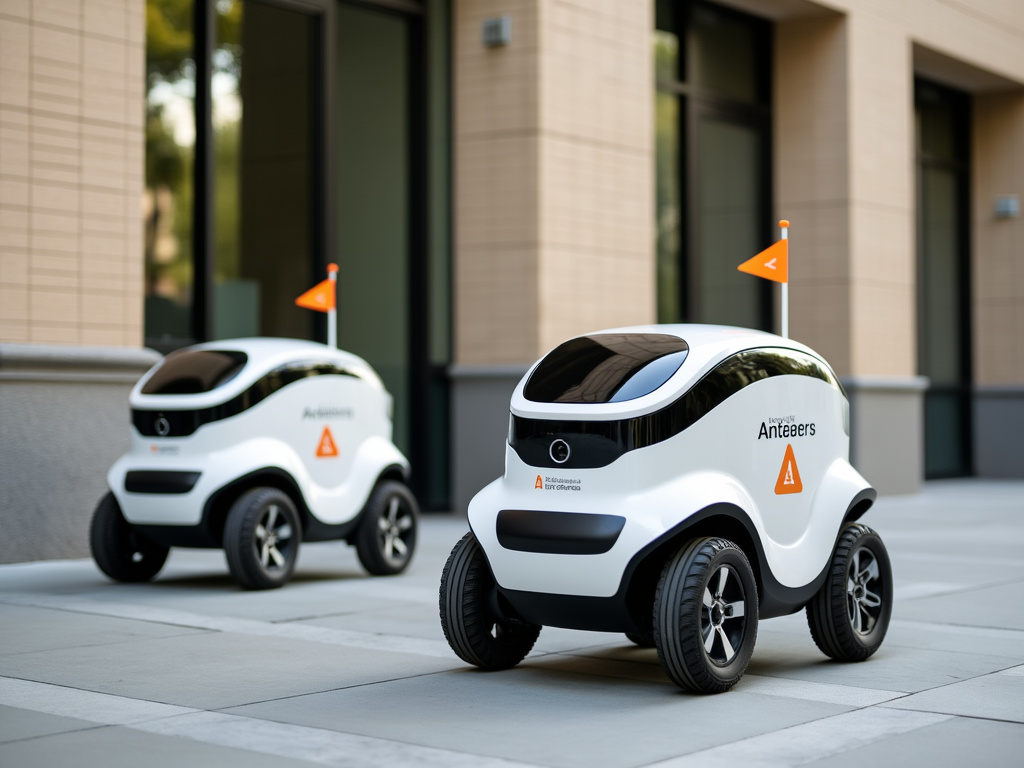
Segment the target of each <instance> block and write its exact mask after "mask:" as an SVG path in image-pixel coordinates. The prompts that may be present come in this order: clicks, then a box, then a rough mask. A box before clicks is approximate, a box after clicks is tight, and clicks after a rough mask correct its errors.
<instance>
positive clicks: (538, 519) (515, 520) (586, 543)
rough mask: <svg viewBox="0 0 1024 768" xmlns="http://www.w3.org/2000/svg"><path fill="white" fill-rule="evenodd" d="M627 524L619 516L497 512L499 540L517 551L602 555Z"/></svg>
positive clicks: (505, 546)
mask: <svg viewBox="0 0 1024 768" xmlns="http://www.w3.org/2000/svg"><path fill="white" fill-rule="evenodd" d="M625 524H626V518H624V517H620V516H619V515H589V514H580V513H577V512H542V511H536V510H526V509H503V510H501V511H500V512H499V513H498V521H497V534H498V543H499V544H501V546H503V547H504V548H505V549H514V550H516V551H518V552H544V553H547V554H552V555H600V554H602V553H604V552H607V551H608V550H609V549H611V548H612V546H614V544H615V542H616V540H618V538H619V534H620V533H622V528H623V526H624V525H625Z"/></svg>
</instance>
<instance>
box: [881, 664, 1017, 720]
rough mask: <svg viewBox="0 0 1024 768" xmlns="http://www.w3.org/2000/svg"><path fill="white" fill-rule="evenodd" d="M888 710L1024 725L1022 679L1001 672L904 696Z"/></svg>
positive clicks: (891, 704) (1012, 674)
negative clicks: (912, 710)
mask: <svg viewBox="0 0 1024 768" xmlns="http://www.w3.org/2000/svg"><path fill="white" fill-rule="evenodd" d="M1016 669H1020V667H1017V668H1016ZM889 706H891V707H897V708H899V709H916V710H919V711H922V712H943V713H945V714H948V715H963V716H964V717H974V718H981V719H985V720H1004V721H1007V722H1015V723H1020V724H1022V725H1024V675H1021V674H1014V673H1009V674H1008V673H1006V671H1004V672H1003V673H996V674H992V675H983V676H981V677H974V678H971V679H970V680H964V681H962V682H959V683H953V684H951V685H945V686H942V687H941V688H932V689H930V690H927V691H921V692H920V693H915V694H912V695H910V696H906V697H904V698H902V699H900V700H899V701H894V702H891V703H890V704H889Z"/></svg>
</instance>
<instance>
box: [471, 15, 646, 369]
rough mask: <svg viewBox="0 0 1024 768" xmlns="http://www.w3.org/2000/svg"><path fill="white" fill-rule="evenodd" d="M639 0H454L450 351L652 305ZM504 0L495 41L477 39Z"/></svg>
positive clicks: (620, 317) (515, 347) (551, 338)
mask: <svg viewBox="0 0 1024 768" xmlns="http://www.w3.org/2000/svg"><path fill="white" fill-rule="evenodd" d="M652 13H653V9H652V7H651V6H650V5H649V4H647V3H622V2H618V1H617V0H602V2H593V3H586V4H581V3H573V2H568V0H456V2H455V3H454V15H455V35H454V67H453V72H454V78H455V80H454V89H453V90H454V101H455V127H454V147H455V149H454V154H455V201H456V204H455V210H454V212H453V215H454V220H455V325H456V331H455V360H456V362H457V363H458V364H461V365H480V364H500V363H525V362H530V361H532V360H533V359H535V358H536V357H537V356H538V355H539V354H541V353H542V352H544V351H545V350H547V349H549V348H550V347H551V346H554V345H555V344H557V343H558V342H560V341H562V340H564V339H565V338H566V337H568V336H571V335H574V334H577V333H580V332H584V331H587V330H594V329H597V328H600V327H604V326H608V325H615V324H625V323H636V322H650V321H651V320H653V317H654V272H653V268H654V265H653V215H654V214H653V195H654V179H653V175H652V174H653V125H652V104H653V86H652V69H651V67H652V63H651V54H650V39H651V30H652V29H653V16H652ZM504 14H508V15H509V16H510V17H511V19H512V39H511V42H510V44H509V45H507V46H503V47H500V48H493V49H489V48H486V47H484V45H483V43H482V35H481V25H482V23H483V21H484V19H487V18H494V17H498V16H501V15H504Z"/></svg>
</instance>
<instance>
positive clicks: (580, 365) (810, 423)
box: [440, 325, 892, 693]
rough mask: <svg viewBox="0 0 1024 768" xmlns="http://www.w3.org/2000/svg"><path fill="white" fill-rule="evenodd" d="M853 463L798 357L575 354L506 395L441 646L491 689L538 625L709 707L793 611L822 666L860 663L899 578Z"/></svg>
mask: <svg viewBox="0 0 1024 768" xmlns="http://www.w3.org/2000/svg"><path fill="white" fill-rule="evenodd" d="M848 455H849V404H848V401H847V398H846V395H845V393H844V392H843V389H842V387H841V385H840V383H839V381H838V380H837V378H836V376H835V374H834V373H833V371H832V369H831V368H830V367H829V365H828V363H826V362H825V361H824V360H823V359H822V358H821V357H819V356H818V355H817V354H816V353H815V352H814V351H812V350H811V349H809V348H808V347H806V346H804V345H802V344H799V343H796V342H793V341H790V340H788V339H784V338H781V337H779V336H775V335H772V334H768V333H763V332H760V331H751V330H746V329H741V328H730V327H723V326H709V325H653V326H641V327H631V328H619V329H614V330H608V331H602V332H600V333H593V334H589V335H586V336H581V337H578V338H575V339H571V340H570V341H567V342H565V343H564V344H562V345H560V346H558V347H557V348H556V349H554V350H552V351H551V352H550V353H549V354H547V355H546V356H545V357H543V358H542V359H541V360H540V361H538V362H537V363H536V364H535V365H534V366H533V367H532V368H531V369H530V371H529V372H528V373H527V374H526V376H525V377H524V378H523V379H522V381H521V382H520V383H519V385H518V386H517V387H516V389H515V392H514V394H513V395H512V403H511V419H510V424H509V434H508V443H507V445H506V447H505V474H504V476H503V477H501V478H499V479H498V480H495V481H494V482H493V483H491V484H490V485H488V486H487V487H485V488H484V489H483V490H481V491H480V492H479V493H478V494H477V495H476V496H475V497H474V498H473V500H472V501H471V503H470V505H469V525H470V528H471V532H470V533H469V534H467V535H466V537H465V538H463V539H462V540H461V541H460V542H459V543H458V544H457V545H456V546H455V549H454V550H453V551H452V554H451V556H450V557H449V559H448V562H447V564H446V565H445V567H444V571H443V574H442V577H441V588H440V614H441V625H442V628H443V630H444V634H445V637H446V638H447V639H448V642H449V644H450V645H451V647H452V649H453V650H454V651H455V653H456V654H457V655H458V656H459V657H461V658H462V659H463V660H465V661H467V662H469V663H471V664H474V665H476V666H478V667H482V668H484V669H503V668H508V667H511V666H514V665H515V664H517V663H519V662H520V661H521V660H522V659H523V658H524V657H525V656H526V654H527V653H529V651H530V649H531V648H532V647H533V644H534V642H535V641H536V639H537V636H538V634H539V632H540V630H541V627H542V626H544V625H550V626H557V627H567V628H571V629H586V630H600V631H608V632H623V633H626V635H627V636H628V637H629V638H630V639H631V640H632V641H633V642H635V643H637V644H639V645H646V646H656V648H657V652H658V656H659V658H660V660H661V662H662V665H663V666H664V668H665V671H666V672H667V674H668V676H669V677H670V678H671V679H672V680H673V681H674V682H676V683H677V684H678V685H679V686H681V687H683V688H684V689H687V690H691V691H695V692H701V693H717V692H722V691H726V690H728V689H730V688H731V687H732V686H733V685H735V684H736V683H737V682H738V681H739V679H740V678H741V677H742V675H743V673H744V671H745V669H746V667H747V662H748V661H749V659H750V656H751V653H752V651H753V648H754V641H755V639H756V636H757V623H758V620H759V619H765V618H770V617H773V616H781V615H785V614H789V613H793V612H795V611H797V610H799V609H801V608H806V611H807V618H808V623H809V624H810V630H811V634H812V636H813V638H814V641H815V642H816V643H817V645H818V647H819V648H820V649H821V650H822V651H823V652H824V653H826V654H827V655H829V656H831V657H832V658H834V659H839V660H844V661H859V660H863V659H866V658H867V657H868V656H870V655H871V654H872V653H874V652H875V650H876V649H877V648H878V647H879V645H880V644H881V642H882V639H883V637H884V636H885V632H886V629H887V627H888V623H889V617H890V613H891V610H892V576H891V568H890V563H889V557H888V555H887V553H886V549H885V546H884V545H883V543H882V540H881V539H880V538H879V536H878V535H877V534H876V533H875V532H874V531H872V530H871V529H870V528H868V527H866V526H864V525H862V524H860V523H859V522H857V520H859V518H860V517H861V516H862V515H863V514H864V513H865V512H866V511H867V510H868V508H869V507H870V506H871V504H872V503H873V501H874V499H875V490H874V489H873V488H872V487H871V486H870V485H869V484H868V482H867V481H866V480H865V479H864V478H863V477H861V475H860V474H858V473H857V471H856V470H855V469H854V468H853V467H852V466H851V465H850V463H849V461H848Z"/></svg>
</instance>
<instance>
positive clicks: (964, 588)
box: [895, 577, 1024, 600]
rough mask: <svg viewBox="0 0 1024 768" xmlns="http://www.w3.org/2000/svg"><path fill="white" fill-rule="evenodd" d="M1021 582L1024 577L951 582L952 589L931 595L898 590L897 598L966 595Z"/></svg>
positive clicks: (1023, 581)
mask: <svg viewBox="0 0 1024 768" xmlns="http://www.w3.org/2000/svg"><path fill="white" fill-rule="evenodd" d="M1021 583H1024V578H1021V577H1014V578H1006V579H998V580H996V581H986V582H982V583H980V584H962V585H952V584H951V585H948V586H950V587H951V589H949V590H948V591H946V592H937V593H935V594H931V595H915V596H912V597H910V598H906V597H901V595H900V594H899V591H898V590H897V592H896V595H895V599H896V600H900V599H923V598H926V597H949V596H950V595H965V594H968V593H970V592H979V591H981V590H985V589H994V588H997V587H1009V586H1013V585H1014V584H1021Z"/></svg>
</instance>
